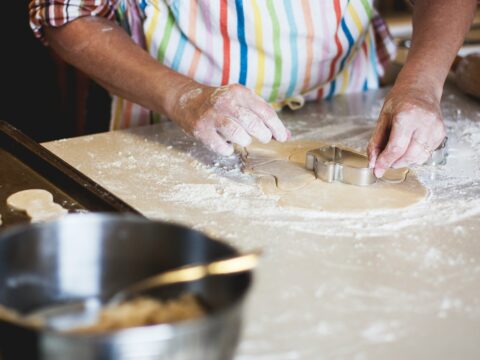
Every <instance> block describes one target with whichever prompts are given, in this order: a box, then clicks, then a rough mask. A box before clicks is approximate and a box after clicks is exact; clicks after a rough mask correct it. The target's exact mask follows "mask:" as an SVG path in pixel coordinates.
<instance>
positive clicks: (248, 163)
mask: <svg viewBox="0 0 480 360" xmlns="http://www.w3.org/2000/svg"><path fill="white" fill-rule="evenodd" d="M324 145H326V144H325V143H321V142H312V141H298V142H288V143H279V142H271V143H270V144H259V143H252V144H251V145H250V146H248V147H247V148H245V149H244V150H243V158H244V163H245V168H244V171H245V172H249V173H253V174H256V175H257V176H258V178H257V179H258V180H257V182H258V184H259V186H260V188H261V189H262V190H263V191H264V192H265V193H266V194H270V195H277V196H278V197H279V200H278V203H279V205H282V206H290V207H300V208H305V209H310V210H323V211H333V212H345V211H349V212H359V211H366V210H376V209H395V208H403V207H407V206H410V205H413V204H415V203H417V202H419V201H421V200H423V199H424V198H425V197H426V195H427V193H428V192H427V190H426V189H425V187H424V186H423V185H422V184H421V183H420V182H419V181H418V179H417V178H416V176H415V174H414V173H412V172H409V171H408V169H397V170H393V169H390V170H388V171H387V172H388V173H389V174H388V175H387V176H386V177H385V179H383V180H384V181H378V182H377V183H375V184H373V185H370V186H363V187H362V186H354V185H347V184H343V183H338V182H336V183H326V182H323V181H321V180H319V179H316V178H315V176H314V174H313V172H312V171H309V170H307V169H305V165H304V164H305V156H306V153H307V151H309V150H311V149H315V148H318V147H321V146H324ZM399 176H400V178H402V176H403V177H404V179H405V181H403V182H401V183H396V184H393V183H389V182H388V181H389V180H388V179H398V178H399Z"/></svg>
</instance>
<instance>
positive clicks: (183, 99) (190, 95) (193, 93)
mask: <svg viewBox="0 0 480 360" xmlns="http://www.w3.org/2000/svg"><path fill="white" fill-rule="evenodd" d="M202 92H203V90H202V89H201V88H197V89H193V90H190V91H188V92H186V93H185V94H183V95H182V96H180V99H179V100H178V104H179V105H180V108H181V109H185V106H187V103H188V102H189V101H190V100H192V99H195V98H196V97H198V96H200V95H201V94H202Z"/></svg>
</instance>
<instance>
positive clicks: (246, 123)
mask: <svg viewBox="0 0 480 360" xmlns="http://www.w3.org/2000/svg"><path fill="white" fill-rule="evenodd" d="M235 121H236V122H238V123H239V124H240V125H241V126H242V127H243V128H244V129H245V131H246V132H247V133H248V134H250V135H251V136H253V137H255V138H257V139H258V140H259V141H260V142H262V143H264V144H266V143H268V142H269V141H270V140H271V139H272V132H271V131H270V129H268V128H267V127H266V126H265V124H264V123H263V121H262V120H261V119H260V118H259V117H258V116H257V115H256V114H255V113H254V112H252V111H250V110H248V109H246V108H244V107H240V108H239V109H238V111H237V114H236V117H235Z"/></svg>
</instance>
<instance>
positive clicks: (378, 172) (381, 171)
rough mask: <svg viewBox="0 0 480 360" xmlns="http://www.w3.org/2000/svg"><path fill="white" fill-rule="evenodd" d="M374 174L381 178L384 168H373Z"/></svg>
mask: <svg viewBox="0 0 480 360" xmlns="http://www.w3.org/2000/svg"><path fill="white" fill-rule="evenodd" d="M374 174H375V176H376V177H377V178H381V177H383V175H384V174H385V169H375V171H374Z"/></svg>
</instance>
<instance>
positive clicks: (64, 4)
mask: <svg viewBox="0 0 480 360" xmlns="http://www.w3.org/2000/svg"><path fill="white" fill-rule="evenodd" d="M117 1H118V0H31V1H30V3H29V5H28V9H29V15H30V27H31V28H32V30H33V33H34V34H35V36H36V37H37V38H39V39H41V40H42V41H45V39H44V35H45V34H44V29H45V27H46V26H52V27H59V26H62V25H65V24H67V23H69V22H71V21H73V20H75V19H78V18H80V17H83V16H101V17H104V18H107V19H110V20H112V19H114V18H115V8H116V6H117Z"/></svg>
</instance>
